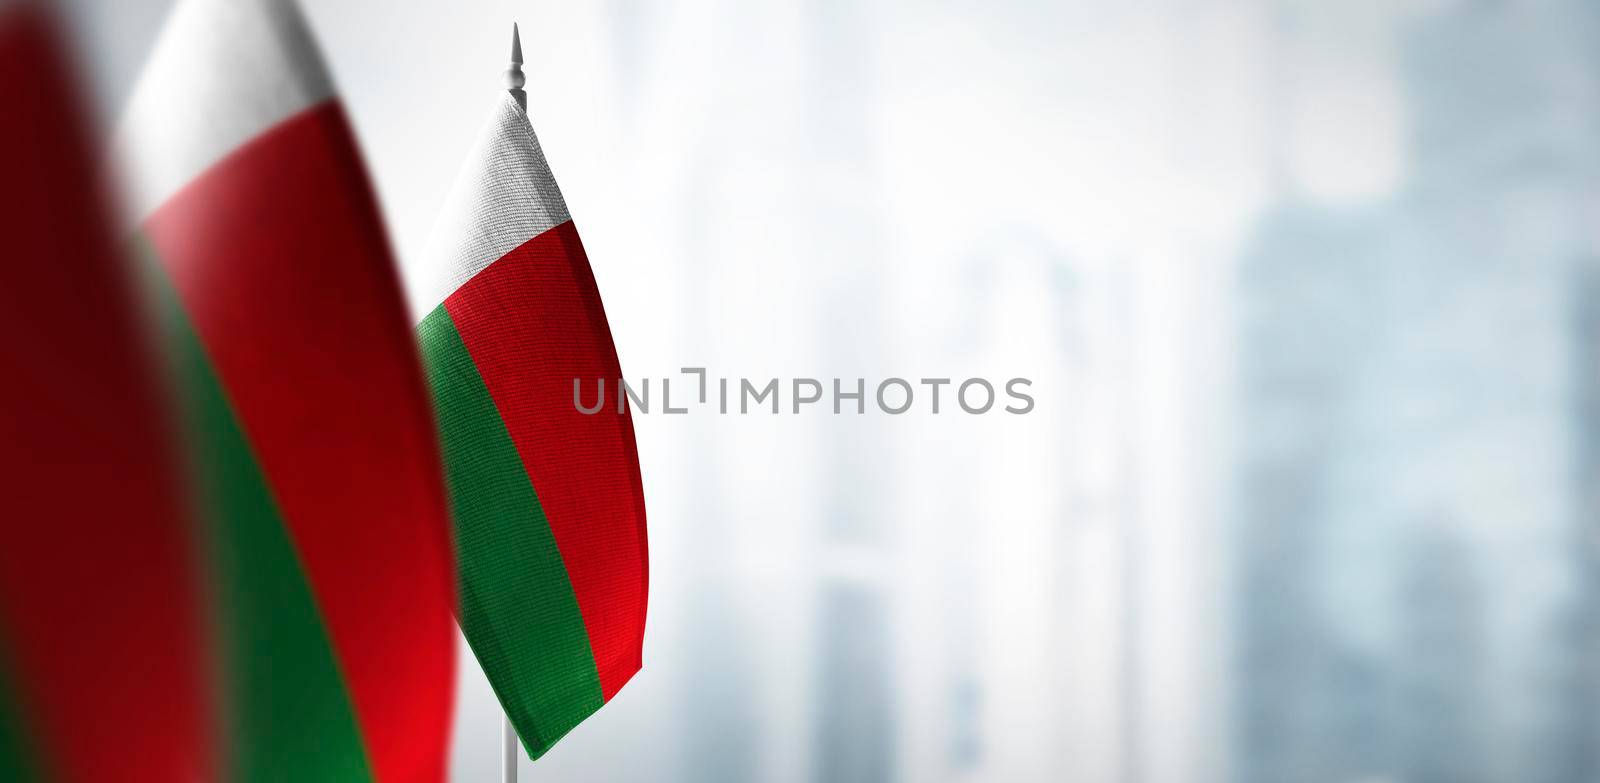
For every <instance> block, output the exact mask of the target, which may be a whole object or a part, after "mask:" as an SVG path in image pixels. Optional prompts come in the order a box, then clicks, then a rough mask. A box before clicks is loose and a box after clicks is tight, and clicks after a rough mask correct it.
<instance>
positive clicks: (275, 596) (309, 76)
mask: <svg viewBox="0 0 1600 783" xmlns="http://www.w3.org/2000/svg"><path fill="white" fill-rule="evenodd" d="M117 148H118V150H119V151H120V153H121V155H122V157H123V159H124V160H125V161H126V162H127V163H128V165H129V166H130V167H131V177H130V183H129V184H130V188H131V190H132V192H133V198H134V204H135V207H136V214H137V215H138V216H139V226H140V228H139V237H138V240H137V241H138V243H139V244H140V245H141V246H142V248H143V249H144V250H145V252H146V253H148V255H149V256H150V257H151V258H152V260H153V263H152V264H151V266H153V267H155V268H157V269H159V273H158V274H156V275H154V276H155V277H156V278H157V279H158V285H159V286H160V287H163V288H164V289H165V291H166V293H167V296H168V301H169V304H170V306H169V307H167V308H165V315H167V316H168V317H169V320H170V323H169V329H168V344H169V347H170V348H171V350H172V351H173V353H174V355H175V360H176V363H177V364H178V366H179V368H180V370H179V378H180V384H179V385H180V388H181V389H182V391H183V392H184V395H185V396H184V403H185V406H184V407H185V413H186V423H187V424H188V431H189V434H190V439H191V441H192V442H191V449H192V450H193V454H194V457H195V464H196V467H197V470H198V471H199V473H200V478H201V481H202V485H203V487H204V490H205V500H206V502H205V503H204V506H203V507H204V509H205V511H206V512H207V519H208V522H209V523H210V524H209V528H208V530H209V533H210V538H211V545H212V554H213V556H214V557H215V559H216V567H215V568H214V569H213V570H214V572H215V573H216V574H217V585H216V594H217V601H218V604H219V606H218V609H217V612H216V614H217V620H218V622H219V624H220V626H221V628H220V630H221V635H222V642H221V644H222V645H223V648H224V654H223V657H224V663H223V666H222V670H223V673H224V675H225V683H226V687H227V693H226V695H227V696H228V697H229V700H230V710H229V719H228V727H229V730H230V731H229V735H228V740H229V741H230V746H231V748H232V751H231V754H230V766H231V770H230V771H231V777H235V778H238V779H241V780H257V779H264V780H295V781H316V780H329V781H348V780H369V779H371V780H381V781H426V780H435V781H436V780H442V779H443V778H444V774H445V768H446V755H447V750H448V739H449V736H448V735H449V720H450V716H451V708H452V703H453V697H454V694H453V687H454V674H453V672H454V633H453V631H452V628H451V607H452V605H453V600H454V599H453V597H452V595H451V591H452V589H453V578H452V577H451V576H450V572H449V569H450V559H451V556H450V550H449V529H448V521H447V517H446V513H447V512H446V507H445V499H444V492H443V486H442V482H441V480H440V476H441V473H440V464H439V460H438V453H437V443H436V436H435V432H434V428H433V423H432V419H431V411H430V408H429V401H428V397H427V392H426V390H425V387H424V385H423V381H422V376H421V374H420V368H419V365H418V363H417V353H416V347H415V343H414V341H413V340H412V338H411V335H410V333H409V332H408V331H407V328H406V327H407V318H406V315H405V307H404V303H403V301H402V299H401V293H400V288H399V283H398V280H397V277H396V273H395V270H394V267H393V263H392V260H391V257H390V252H389V246H388V241H387V239H386V237H385V234H384V229H383V226H382V223H381V220H380V218H379V214H378V210H377V206H376V203H375V200H374V197H373V194H372V191H371V187H370V185H369V183H368V181H367V176H366V172H365V171H364V169H363V166H362V163H361V159H360V156H359V154H358V152H357V150H356V144H355V139H354V138H353V136H352V133H351V130H350V127H349V124H348V122H347V120H346V118H345V114H344V110H343V109H342V108H341V105H340V103H339V101H338V100H337V98H336V97H335V96H334V92H333V87H332V84H331V82H330V79H329V77H328V74H327V72H326V70H325V69H324V67H323V65H322V62H321V58H320V56H319V54H318V52H317V48H316V46H315V44H314V43H313V40H312V38H311V36H310V34H309V31H308V30H307V29H306V26H305V23H304V21H303V20H302V18H301V16H300V14H299V12H298V11H297V9H296V8H295V5H294V4H293V3H292V2H290V0H180V2H179V3H178V5H177V7H176V8H175V10H174V11H173V13H172V16H171V17H170V19H169V21H168V23H167V27H166V29H165V31H164V32H163V33H162V35H161V37H160V39H159V41H158V43H157V45H156V48H155V52H154V54H153V55H152V58H151V61H150V63H149V65H148V67H147V68H146V69H145V72H144V74H143V76H142V78H141V79H140V81H139V83H138V86H137V88H136V90H135V92H134V95H133V97H132V99H131V101H130V106H129V109H128V113H127V116H126V118H125V122H124V125H123V128H122V130H121V132H120V133H119V136H118V142H117Z"/></svg>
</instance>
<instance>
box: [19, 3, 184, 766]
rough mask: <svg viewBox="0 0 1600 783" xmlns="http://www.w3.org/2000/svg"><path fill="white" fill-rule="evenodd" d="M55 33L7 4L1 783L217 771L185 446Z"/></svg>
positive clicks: (39, 16) (40, 11) (38, 10)
mask: <svg viewBox="0 0 1600 783" xmlns="http://www.w3.org/2000/svg"><path fill="white" fill-rule="evenodd" d="M55 33H56V31H55V28H54V26H53V25H52V24H51V20H50V18H49V14H48V13H47V12H46V10H44V7H43V6H41V5H38V4H34V3H10V4H0V106H3V107H5V109H4V111H3V112H0V172H3V176H0V237H3V238H4V239H3V243H4V244H3V248H4V249H3V251H0V299H3V300H4V301H3V306H0V378H3V379H4V382H0V470H3V474H4V476H5V492H4V503H5V509H4V511H3V512H0V520H3V522H0V779H4V780H63V781H109V780H117V781H193V780H210V779H213V778H215V774H214V773H215V769H214V766H213V760H212V757H211V752H212V747H213V744H212V742H211V737H210V734H209V731H210V727H211V725H212V724H213V718H212V715H211V710H210V705H211V696H210V694H209V693H208V690H207V687H206V683H207V682H208V677H209V675H208V673H207V668H206V666H205V665H204V661H205V658H206V656H205V654H204V649H203V639H204V637H205V633H204V627H203V622H202V618H203V616H204V614H203V610H202V602H201V598H200V593H199V591H198V589H197V579H196V576H197V569H196V567H195V563H196V560H195V558H194V554H195V548H194V543H195V542H194V541H193V540H192V537H191V535H192V529H191V527H190V523H189V517H188V516H187V515H186V513H185V511H184V505H185V504H184V502H183V490H182V488H181V484H180V481H179V475H180V474H179V471H178V469H177V465H178V463H177V455H176V452H175V450H174V444H173V441H172V440H171V439H170V438H169V437H168V430H167V428H166V420H165V418H164V416H163V405H162V399H161V397H160V395H159V393H158V391H159V389H158V380H157V377H156V375H155V373H154V372H153V368H155V367H156V366H157V365H156V364H155V363H154V362H153V361H152V357H151V356H150V355H149V354H148V353H147V352H146V351H145V350H144V342H143V340H144V333H143V329H142V328H141V325H140V323H139V321H138V319H137V317H136V312H137V311H136V308H135V304H134V298H135V297H134V296H133V288H132V286H131V284H130V283H131V281H130V279H129V277H128V271H127V268H126V266H125V264H124V263H123V260H122V258H121V256H120V255H119V254H118V252H117V250H116V247H117V246H116V244H115V242H114V240H113V236H114V229H113V227H112V224H111V222H110V218H109V212H108V209H107V207H106V205H105V203H104V201H103V200H102V199H101V198H100V196H101V194H102V178H101V172H100V170H99V168H98V167H97V166H96V159H95V156H94V155H93V154H92V152H91V150H92V146H91V144H90V143H89V138H88V135H87V130H86V122H85V118H84V116H83V114H82V113H81V112H80V108H79V104H78V101H77V97H78V96H77V94H76V92H75V88H74V84H73V81H72V79H71V69H70V68H69V67H68V65H67V63H66V61H65V55H64V53H63V50H62V47H61V45H60V42H59V41H58V38H57V36H56V34H55Z"/></svg>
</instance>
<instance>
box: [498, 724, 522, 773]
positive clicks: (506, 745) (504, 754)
mask: <svg viewBox="0 0 1600 783" xmlns="http://www.w3.org/2000/svg"><path fill="white" fill-rule="evenodd" d="M517 755H518V753H517V730H516V728H515V727H513V726H512V725H511V718H510V717H508V716H506V715H505V714H504V713H502V714H501V715H500V783H517Z"/></svg>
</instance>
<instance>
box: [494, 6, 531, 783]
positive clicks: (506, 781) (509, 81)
mask: <svg viewBox="0 0 1600 783" xmlns="http://www.w3.org/2000/svg"><path fill="white" fill-rule="evenodd" d="M525 82H526V79H525V77H523V75H522V35H521V34H520V33H518V31H517V25H516V23H514V22H513V23H512V25H511V66H510V67H509V68H507V69H506V90H507V91H509V92H510V93H511V96H512V97H513V98H516V99H517V103H518V104H519V105H521V106H522V110H523V111H527V110H528V93H526V92H524V91H523V90H522V85H523V84H524V83H525ZM517 745H518V742H517V729H516V727H515V726H512V725H511V716H509V715H506V714H505V713H504V712H502V713H501V714H500V783H517V757H518V756H520V755H522V754H521V751H520V750H518V748H517Z"/></svg>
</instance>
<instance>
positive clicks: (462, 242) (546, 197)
mask: <svg viewBox="0 0 1600 783" xmlns="http://www.w3.org/2000/svg"><path fill="white" fill-rule="evenodd" d="M570 219H571V215H570V214H568V212H567V202H566V200H565V199H563V198H562V197H561V189H560V188H558V187H556V180H555V177H554V176H553V175H552V174H551V173H550V164H549V163H547V162H546V161H545V158H544V151H543V150H542V149H540V147H539V139H538V137H537V136H535V135H534V133H533V126H532V125H530V124H529V123H528V116H527V115H526V114H524V113H523V111H522V107H520V106H518V105H517V102H516V99H514V98H512V97H511V95H510V94H509V93H501V96H500V101H499V102H498V103H497V104H496V105H495V108H494V112H493V113H492V114H491V115H490V116H489V121H488V123H486V124H485V125H484V128H483V131H482V132H481V133H480V134H479V137H478V142H477V143H476V144H475V145H473V148H472V151H471V152H470V153H468V155H467V160H466V162H465V163H464V164H463V165H462V167H461V175H460V177H459V178H458V179H457V180H456V183H455V186H454V187H453V188H452V189H451V191H450V195H449V197H448V198H446V200H445V204H444V208H443V209H442V210H441V211H440V213H439V220H438V222H437V223H435V224H434V227H433V236H432V237H431V238H430V239H429V241H428V247H427V250H426V251H425V252H424V253H423V257H422V263H421V264H420V265H419V266H418V269H417V274H416V276H415V284H414V285H413V286H412V289H411V304H412V306H413V309H412V314H413V315H414V316H415V317H416V318H417V319H419V320H420V319H422V318H423V317H425V316H426V315H427V314H428V313H429V312H432V310H433V309H434V308H435V307H437V306H438V305H439V303H440V302H443V301H444V300H445V298H446V297H448V296H450V295H451V294H453V293H455V290H456V289H457V288H460V287H461V284H462V283H465V282H467V281H468V280H471V279H472V278H473V277H474V276H475V275H477V274H478V273H479V272H481V271H483V270H484V268H486V267H488V266H489V265H490V264H492V263H494V262H496V261H498V260H500V258H501V257H502V256H504V255H505V254H507V253H509V252H511V251H512V250H515V249H517V248H518V247H520V246H521V245H522V244H523V243H525V242H527V241H528V240H530V239H532V238H534V237H536V236H538V235H540V234H543V233H544V232H546V231H549V230H550V229H552V228H555V227H556V226H559V225H561V224H562V223H565V222H567V221H568V220H570Z"/></svg>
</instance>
